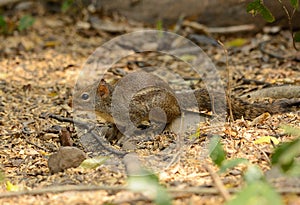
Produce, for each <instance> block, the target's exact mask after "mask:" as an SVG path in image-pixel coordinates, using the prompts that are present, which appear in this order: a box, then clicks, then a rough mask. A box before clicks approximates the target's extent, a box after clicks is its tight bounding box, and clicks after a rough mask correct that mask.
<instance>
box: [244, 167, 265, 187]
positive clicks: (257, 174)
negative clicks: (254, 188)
mask: <svg viewBox="0 0 300 205" xmlns="http://www.w3.org/2000/svg"><path fill="white" fill-rule="evenodd" d="M244 178H245V180H246V182H247V183H248V184H251V183H254V182H257V181H262V180H263V179H264V173H263V172H262V171H261V169H260V168H259V167H258V166H257V165H251V166H248V169H247V171H246V172H245V174H244Z"/></svg>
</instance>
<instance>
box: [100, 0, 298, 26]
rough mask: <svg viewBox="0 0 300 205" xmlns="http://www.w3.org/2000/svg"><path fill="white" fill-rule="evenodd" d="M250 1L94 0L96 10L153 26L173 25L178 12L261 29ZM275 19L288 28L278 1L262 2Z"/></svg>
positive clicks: (210, 21)
mask: <svg viewBox="0 0 300 205" xmlns="http://www.w3.org/2000/svg"><path fill="white" fill-rule="evenodd" d="M252 1H253V0H243V1H241V0H226V1H224V0H201V1H199V0H176V1H174V0H160V1H153V0H143V1H139V0H137V1H132V0H115V1H111V0H102V1H97V3H96V9H97V10H102V11H103V10H104V11H107V12H118V13H120V14H121V15H124V16H125V17H127V18H129V19H133V20H135V21H139V22H143V23H145V24H151V25H155V24H157V22H158V21H159V20H161V21H163V25H164V26H165V25H174V24H175V23H176V22H177V21H178V19H179V17H180V15H184V16H186V17H187V19H189V20H194V21H198V22H199V23H201V24H204V25H206V26H209V27H215V26H235V25H243V24H255V25H256V26H257V29H261V28H262V27H263V26H265V25H266V24H267V22H266V21H264V20H263V19H262V17H261V16H260V15H257V16H256V17H252V16H251V15H250V14H248V13H247V11H246V7H247V4H248V3H249V2H252ZM264 3H265V5H266V7H268V8H269V9H270V10H271V12H272V13H273V15H274V16H275V18H276V21H275V22H274V23H272V24H271V25H272V26H273V25H280V26H283V27H288V22H287V17H286V14H285V12H284V10H283V9H282V7H281V5H280V3H278V2H274V1H273V0H265V1H264ZM283 3H284V5H286V6H287V9H288V10H292V9H291V6H290V1H289V0H283ZM293 24H294V27H295V28H296V27H299V26H300V12H299V11H298V12H296V13H295V16H294V19H293Z"/></svg>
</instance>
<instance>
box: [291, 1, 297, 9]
mask: <svg viewBox="0 0 300 205" xmlns="http://www.w3.org/2000/svg"><path fill="white" fill-rule="evenodd" d="M290 2H291V5H292V6H293V7H294V9H299V0H290Z"/></svg>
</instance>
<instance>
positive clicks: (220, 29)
mask: <svg viewBox="0 0 300 205" xmlns="http://www.w3.org/2000/svg"><path fill="white" fill-rule="evenodd" d="M255 27H256V26H255V25H254V24H246V25H238V26H228V27H209V28H207V31H208V33H223V34H225V33H237V32H244V31H253V30H254V29H255Z"/></svg>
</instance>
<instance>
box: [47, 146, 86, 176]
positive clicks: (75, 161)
mask: <svg viewBox="0 0 300 205" xmlns="http://www.w3.org/2000/svg"><path fill="white" fill-rule="evenodd" d="M85 159H86V155H85V153H84V152H83V151H82V150H80V149H78V148H76V147H60V148H59V150H58V152H57V153H54V154H52V155H51V156H50V157H49V159H48V167H49V170H50V172H51V173H52V174H54V173H57V172H61V171H64V170H66V169H68V168H71V167H78V166H79V165H80V164H81V162H82V161H83V160H85Z"/></svg>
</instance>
